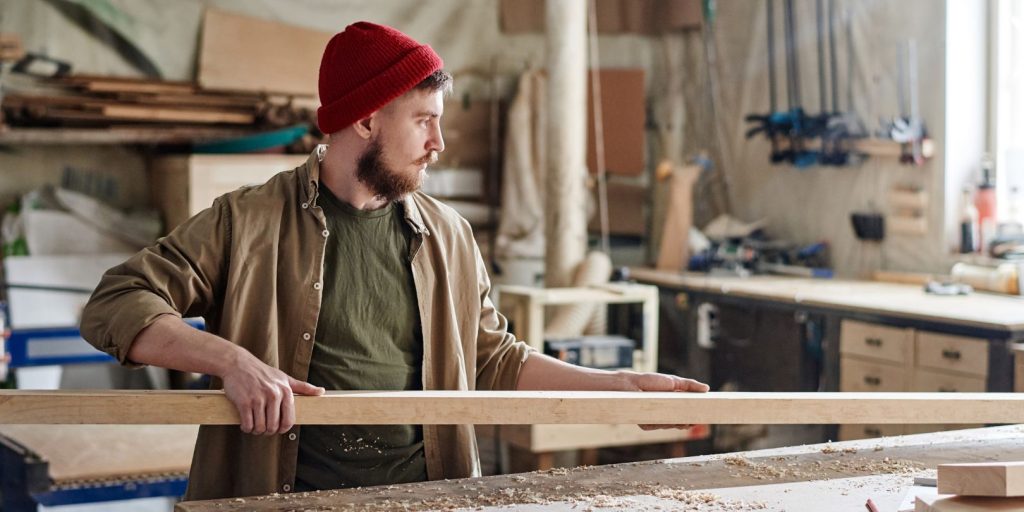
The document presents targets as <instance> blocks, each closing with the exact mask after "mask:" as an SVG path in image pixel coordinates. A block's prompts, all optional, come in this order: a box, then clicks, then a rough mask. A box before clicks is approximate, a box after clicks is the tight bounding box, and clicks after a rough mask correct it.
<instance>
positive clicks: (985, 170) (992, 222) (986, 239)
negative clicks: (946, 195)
mask: <svg viewBox="0 0 1024 512" xmlns="http://www.w3.org/2000/svg"><path fill="white" fill-rule="evenodd" d="M974 206H975V207H976V208H977V209H978V240H979V243H980V244H981V247H980V250H981V252H982V253H988V246H989V243H990V242H991V241H992V239H993V238H995V235H996V176H995V165H994V164H993V162H992V159H991V158H989V157H988V155H985V156H984V157H983V158H982V159H981V182H980V183H978V192H977V193H976V194H975V195H974Z"/></svg>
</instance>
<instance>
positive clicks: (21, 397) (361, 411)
mask: <svg viewBox="0 0 1024 512" xmlns="http://www.w3.org/2000/svg"><path fill="white" fill-rule="evenodd" d="M295 411H296V413H295V414H296V421H297V423H298V424H306V425H388V424H390V425H416V424H419V425H453V424H468V425H517V424H620V423H632V424H652V425H680V424H702V423H706V424H796V425H801V424H843V423H848V424H864V423H897V424H901V423H916V424H950V423H1024V394H1018V393H726V392H716V393H671V392H668V393H654V392H650V393H645V392H611V391H609V392H597V391H559V392H555V391H334V392H329V393H327V394H326V395H324V396H297V397H295ZM238 423H239V418H238V412H237V410H236V409H235V407H234V406H233V405H232V404H231V403H230V402H229V401H228V399H227V398H226V397H225V396H224V394H223V393H222V392H220V391H200V392H194V391H118V390H112V391H73V390H61V391H0V424H136V425H154V424H210V425H233V424H238Z"/></svg>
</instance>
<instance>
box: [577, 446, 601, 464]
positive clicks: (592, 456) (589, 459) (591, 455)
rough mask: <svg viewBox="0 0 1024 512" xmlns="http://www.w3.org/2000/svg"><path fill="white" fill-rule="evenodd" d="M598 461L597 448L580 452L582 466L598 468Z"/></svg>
mask: <svg viewBox="0 0 1024 512" xmlns="http://www.w3.org/2000/svg"><path fill="white" fill-rule="evenodd" d="M597 460H598V449H597V448H584V449H582V450H580V466H596V465H597Z"/></svg>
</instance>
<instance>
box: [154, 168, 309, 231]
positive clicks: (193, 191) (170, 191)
mask: <svg viewBox="0 0 1024 512" xmlns="http://www.w3.org/2000/svg"><path fill="white" fill-rule="evenodd" d="M307 158H309V155H260V154H255V155H253V154H246V155H180V156H167V157H161V158H157V159H156V160H154V161H153V162H152V164H151V165H150V183H151V184H152V187H151V188H152V190H153V205H154V206H155V207H156V208H157V209H159V210H160V212H161V213H162V214H163V218H164V223H165V225H164V230H165V232H170V231H171V230H172V229H174V228H175V227H176V226H178V225H179V224H181V223H182V222H184V221H185V220H186V219H188V218H189V217H191V216H193V215H195V214H197V213H199V212H200V211H202V210H204V209H206V208H209V207H210V205H212V204H213V200H214V199H216V198H217V197H219V196H221V195H223V194H226V193H228V192H231V191H233V190H237V189H238V188H241V187H244V186H247V185H259V184H261V183H264V182H266V181H267V180H269V179H270V178H271V177H272V176H274V175H275V174H277V173H279V172H282V171H288V170H291V169H294V168H295V167H298V166H299V165H301V164H302V163H303V162H305V161H306V159H307Z"/></svg>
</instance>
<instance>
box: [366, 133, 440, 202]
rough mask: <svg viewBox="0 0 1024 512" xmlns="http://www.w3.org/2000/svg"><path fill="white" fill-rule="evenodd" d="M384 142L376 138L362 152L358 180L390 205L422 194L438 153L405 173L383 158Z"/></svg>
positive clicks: (430, 154) (427, 157) (415, 162)
mask: <svg viewBox="0 0 1024 512" xmlns="http://www.w3.org/2000/svg"><path fill="white" fill-rule="evenodd" d="M383 138H384V137H383V135H381V136H377V137H374V138H373V139H372V140H371V141H370V143H369V145H368V146H367V148H366V150H365V151H363V154H362V155H361V156H360V157H359V160H358V162H357V165H356V178H357V179H358V180H359V181H360V182H361V183H362V184H364V185H366V187H367V188H369V189H370V191H371V192H373V193H374V195H376V196H377V197H379V198H381V199H383V200H385V201H389V202H390V201H395V200H397V199H401V198H402V197H405V196H406V195H408V194H411V193H413V192H415V191H417V190H419V188H420V186H421V185H422V184H423V178H424V177H425V176H426V174H427V172H426V167H427V166H428V165H430V164H432V163H434V162H436V161H437V152H436V151H430V152H429V153H427V154H426V155H425V156H423V157H421V158H420V159H418V160H415V161H413V162H410V163H409V165H407V166H406V169H405V170H401V169H396V168H394V167H393V166H392V165H391V164H390V162H389V161H388V158H387V156H386V155H385V154H384V146H385V144H383V143H382V142H381V139H383ZM410 166H412V168H411V169H410V168H409V167H410Z"/></svg>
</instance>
